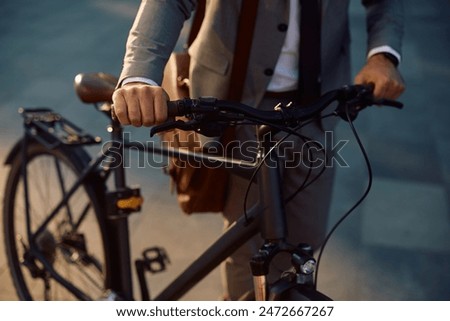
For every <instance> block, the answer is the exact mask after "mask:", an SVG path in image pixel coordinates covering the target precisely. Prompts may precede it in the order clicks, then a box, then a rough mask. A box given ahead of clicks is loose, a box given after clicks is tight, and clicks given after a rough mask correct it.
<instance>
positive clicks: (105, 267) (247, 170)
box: [3, 73, 402, 300]
mask: <svg viewBox="0 0 450 321" xmlns="http://www.w3.org/2000/svg"><path fill="white" fill-rule="evenodd" d="M116 81H117V80H116V78H115V77H113V76H110V75H107V74H103V73H96V74H80V75H78V76H77V77H76V80H75V83H76V91H77V94H78V95H79V97H80V99H81V100H82V101H83V102H84V103H92V104H94V106H95V107H96V108H97V109H98V110H99V111H100V112H102V113H103V114H105V115H106V116H107V117H109V118H110V119H111V117H110V116H111V104H112V102H111V97H112V93H113V91H114V88H115V84H116ZM371 93H372V88H371V86H362V85H353V86H347V87H343V88H340V89H337V90H333V91H330V92H328V93H326V94H324V95H323V96H322V97H320V99H318V100H317V101H316V102H314V103H312V104H310V105H308V106H305V107H302V108H297V107H295V106H280V105H279V106H276V108H275V109H274V110H273V111H259V110H256V109H254V108H251V107H249V106H246V105H243V104H240V103H236V102H230V101H223V100H217V99H214V98H199V99H184V100H178V101H172V102H169V107H170V108H169V115H171V116H185V117H188V119H190V121H188V122H182V121H174V122H169V123H166V124H162V125H158V126H154V127H153V128H152V129H151V134H152V135H154V134H156V133H158V132H161V131H164V130H169V129H171V128H180V129H184V130H196V131H199V132H201V133H204V134H207V135H211V136H216V135H217V133H218V132H220V131H221V130H222V129H223V127H225V126H227V125H230V124H232V125H235V124H238V123H242V122H251V123H253V124H258V125H263V126H261V127H260V130H259V137H258V139H259V143H260V144H259V147H258V151H259V153H258V155H259V156H258V159H256V160H254V161H247V160H236V159H231V158H227V157H223V156H220V155H219V156H217V155H214V154H208V153H198V152H196V153H193V152H190V151H187V150H182V149H173V148H164V147H154V146H153V147H152V148H151V149H149V148H148V147H146V146H144V145H142V144H136V143H133V142H127V141H123V129H122V127H121V126H120V124H119V123H118V122H117V121H115V120H114V119H111V122H110V126H109V128H108V131H109V132H110V134H111V140H110V142H108V143H106V144H105V145H104V146H103V147H104V148H103V150H102V152H101V153H100V154H99V156H97V157H96V158H92V159H91V157H90V156H89V154H88V153H87V152H86V150H85V148H84V147H85V146H88V145H95V144H99V143H100V140H99V139H98V138H97V137H94V136H92V135H90V134H89V133H87V132H85V131H83V130H82V129H80V128H79V127H78V126H76V125H75V124H73V123H71V122H70V121H69V120H67V119H65V118H63V117H62V116H61V115H59V114H57V113H55V112H53V111H52V110H50V109H46V108H34V109H20V114H21V115H22V117H23V120H24V122H23V124H24V136H23V137H22V138H21V139H20V140H19V141H18V142H17V143H16V144H15V146H14V147H13V148H12V150H11V151H10V153H9V155H8V156H7V158H6V160H5V164H7V165H10V166H11V169H10V173H9V176H8V180H7V184H6V189H5V197H4V213H3V223H4V225H3V226H4V237H5V245H6V246H5V247H6V252H7V258H8V263H9V267H10V271H11V276H12V279H13V282H14V286H15V288H16V291H17V294H18V296H19V298H20V299H23V300H31V299H34V300H50V299H56V300H66V299H80V300H96V299H102V298H105V297H106V298H108V299H119V300H132V299H134V297H133V288H132V281H131V280H132V265H131V258H130V242H129V231H128V217H129V215H130V214H132V213H134V212H136V211H139V210H140V208H141V205H142V198H141V193H140V189H139V188H131V187H128V186H127V184H126V176H125V169H124V168H123V166H121V164H120V160H121V159H122V158H123V150H124V149H127V148H134V149H138V150H140V151H142V152H147V153H155V154H160V155H164V156H169V157H178V158H180V159H183V160H195V161H199V160H200V161H201V162H203V164H206V165H208V164H212V165H214V166H217V164H221V166H223V167H225V168H227V169H229V170H232V171H233V170H234V171H238V172H240V173H241V174H242V173H244V175H247V177H251V180H252V179H254V178H255V177H256V179H257V180H258V181H260V182H264V183H262V184H259V186H260V187H259V190H260V195H261V198H260V199H261V201H260V202H259V203H258V204H256V205H255V206H253V207H252V208H250V209H249V210H246V211H245V213H244V215H243V216H242V217H241V219H239V220H238V221H237V222H236V223H235V224H234V225H233V226H231V228H230V229H228V230H227V231H226V232H225V233H224V234H223V235H222V236H221V237H220V238H219V239H218V240H217V241H216V242H215V243H214V244H212V245H211V246H210V247H209V248H208V249H207V250H206V251H205V252H204V253H203V254H202V255H201V256H200V257H199V258H198V259H196V260H194V261H193V263H192V264H191V265H190V266H189V267H188V268H187V269H186V270H185V271H184V272H183V273H181V274H180V275H179V276H178V277H177V278H176V279H175V280H174V281H173V282H172V283H170V284H169V285H168V286H167V287H166V289H164V290H163V291H162V292H161V293H160V294H159V295H157V296H156V297H155V298H154V299H155V300H176V299H179V298H180V297H182V296H183V295H184V294H185V293H186V292H187V291H188V290H189V289H191V288H192V287H193V286H194V285H195V284H196V283H197V282H198V281H200V280H201V279H202V278H203V277H205V276H206V275H207V274H208V273H209V272H210V271H212V270H213V269H214V268H215V267H216V266H218V265H219V264H220V263H221V262H222V261H223V260H225V259H226V258H227V257H228V256H229V255H230V254H231V253H232V252H233V251H234V250H235V249H237V248H238V247H239V245H240V244H243V242H245V241H246V240H248V239H249V238H250V237H252V236H253V235H255V234H256V233H261V235H262V237H263V239H265V240H268V241H266V242H265V243H264V244H263V245H262V247H261V250H260V251H259V252H258V253H255V256H254V257H253V258H251V259H250V264H251V268H252V274H253V277H254V281H255V290H254V293H252V294H251V295H250V296H249V297H247V298H253V299H257V300H285V299H290V300H329V299H330V298H328V297H327V296H326V295H324V294H322V293H320V292H319V291H317V289H316V287H315V282H314V272H316V273H317V269H316V264H317V262H316V259H315V258H314V256H313V253H312V251H311V248H310V247H309V246H308V245H307V244H300V245H291V244H287V243H286V242H285V241H284V240H285V233H286V232H285V231H286V222H285V219H284V211H283V198H282V197H281V195H280V177H279V172H278V169H277V166H276V164H277V148H276V147H277V143H274V142H272V141H270V138H268V137H270V135H266V134H267V133H271V132H274V131H286V132H287V133H288V134H291V135H296V129H297V128H299V127H300V126H302V125H304V124H307V123H308V121H310V120H311V119H314V118H315V117H318V115H320V113H321V112H322V111H323V110H324V109H325V108H327V107H328V106H329V105H330V104H332V103H334V102H337V103H338V104H337V107H336V108H335V109H334V111H333V112H332V113H331V114H330V115H328V116H331V115H333V116H338V117H341V118H343V119H345V120H347V121H349V122H350V124H351V123H352V121H353V120H354V119H355V118H356V117H357V114H358V112H360V111H361V110H362V109H364V108H365V107H367V106H370V105H373V104H383V105H388V106H394V107H398V108H401V107H402V105H401V103H399V102H396V101H390V100H383V101H375V100H374V99H373V98H372V94H371ZM211 124H215V126H211ZM122 142H123V143H122ZM121 143H122V145H120V144H121ZM112 153H119V156H122V157H116V158H114V157H112ZM105 164H106V165H105ZM100 165H101V166H100ZM44 170H45V173H44ZM111 177H112V179H113V180H114V184H113V185H114V188H113V189H112V190H110V189H108V188H107V184H106V183H107V182H108V181H109V179H110V178H111ZM39 183H40V184H41V185H39ZM48 186H55V187H58V190H57V191H54V190H52V191H51V190H50V189H49V188H48ZM265 200H266V201H265ZM267 200H268V201H267ZM329 235H331V233H330V234H329ZM325 243H326V242H325ZM113 251H114V253H113ZM279 252H287V253H289V254H290V255H291V257H292V262H293V267H292V269H291V270H289V271H286V272H285V273H284V274H283V275H282V276H281V277H280V278H279V280H278V281H276V282H275V283H274V284H271V285H270V286H269V285H268V284H267V283H266V275H267V273H268V269H269V263H270V261H271V260H272V258H273V257H274V256H275V255H276V254H277V253H279ZM319 259H320V257H319ZM167 261H168V257H167V254H166V252H165V251H164V249H163V248H159V247H150V248H148V249H147V250H145V251H144V252H143V257H142V258H140V259H137V260H136V261H135V262H134V266H135V269H136V273H137V275H138V279H139V286H140V291H141V299H142V300H149V299H150V294H149V290H148V287H147V284H146V281H145V273H146V272H151V273H157V272H160V271H163V270H164V269H165V268H166V264H167Z"/></svg>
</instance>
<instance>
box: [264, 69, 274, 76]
mask: <svg viewBox="0 0 450 321" xmlns="http://www.w3.org/2000/svg"><path fill="white" fill-rule="evenodd" d="M264 75H266V76H272V75H273V69H271V68H267V69H265V70H264Z"/></svg>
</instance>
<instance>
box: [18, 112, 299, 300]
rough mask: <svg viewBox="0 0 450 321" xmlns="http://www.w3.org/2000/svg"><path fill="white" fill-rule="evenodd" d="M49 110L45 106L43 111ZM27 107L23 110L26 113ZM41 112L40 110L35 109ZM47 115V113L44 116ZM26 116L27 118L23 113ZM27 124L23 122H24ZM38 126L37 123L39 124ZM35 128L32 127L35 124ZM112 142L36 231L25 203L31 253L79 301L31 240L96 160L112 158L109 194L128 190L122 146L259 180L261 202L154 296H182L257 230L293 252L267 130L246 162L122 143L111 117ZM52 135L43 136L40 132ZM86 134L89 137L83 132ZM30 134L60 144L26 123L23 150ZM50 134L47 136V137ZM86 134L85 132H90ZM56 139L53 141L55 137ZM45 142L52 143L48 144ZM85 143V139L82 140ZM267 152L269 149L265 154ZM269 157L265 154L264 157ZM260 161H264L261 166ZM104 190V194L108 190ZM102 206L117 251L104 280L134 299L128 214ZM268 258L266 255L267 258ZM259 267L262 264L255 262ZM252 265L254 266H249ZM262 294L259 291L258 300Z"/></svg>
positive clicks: (124, 296)
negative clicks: (287, 241)
mask: <svg viewBox="0 0 450 321" xmlns="http://www.w3.org/2000/svg"><path fill="white" fill-rule="evenodd" d="M47 111H49V110H45V112H47ZM26 112H27V111H25V113H26ZM37 112H38V113H39V112H42V110H37ZM44 116H45V115H44ZM25 117H26V116H25ZM56 121H60V122H66V123H64V124H65V125H70V126H72V127H73V128H75V129H76V130H79V129H78V128H77V127H75V125H73V124H71V123H69V122H68V121H66V120H65V119H63V118H58V119H57V120H56ZM25 123H26V122H25ZM37 126H39V124H38V125H37ZM33 129H35V128H33ZM109 131H110V132H111V141H110V142H108V143H107V144H105V145H104V147H105V148H104V149H103V151H102V152H101V153H100V155H99V156H98V157H96V158H94V159H92V160H91V161H90V163H89V166H88V167H87V168H85V169H84V170H83V172H82V173H81V175H80V176H79V178H78V179H77V180H76V181H75V182H74V183H73V185H72V186H70V187H69V188H68V190H67V193H65V195H64V196H63V198H62V199H61V201H60V202H59V204H57V205H56V207H55V208H54V209H53V210H52V212H51V213H50V214H49V216H48V217H47V219H46V220H45V221H44V223H43V224H42V225H41V226H40V227H39V228H38V229H37V230H36V231H35V232H34V233H32V232H31V229H30V212H29V208H28V204H27V202H25V211H26V220H27V234H28V238H29V240H30V241H31V242H30V251H32V254H33V255H35V257H36V258H37V259H39V261H41V262H42V264H43V265H44V266H45V268H46V269H47V270H48V272H49V273H50V274H51V275H52V277H53V279H55V280H56V281H57V282H59V283H60V284H61V285H62V286H64V287H65V288H66V289H67V290H69V291H70V292H72V293H73V294H74V295H75V296H76V297H77V298H78V299H82V300H86V299H89V296H88V295H87V294H86V293H83V292H81V291H80V290H79V289H78V288H77V287H76V286H75V285H74V284H73V283H71V282H70V281H68V280H66V279H64V278H63V277H62V276H61V275H59V274H58V272H57V271H55V270H54V269H53V268H52V265H51V263H50V262H48V261H47V259H46V258H45V257H44V256H43V255H42V254H41V253H40V252H39V250H38V249H37V248H33V244H34V241H35V240H36V238H37V236H38V235H39V234H40V233H41V232H42V231H43V230H44V229H45V228H46V225H47V224H48V223H49V222H50V221H51V220H52V218H53V217H54V216H55V215H56V214H57V213H58V211H59V210H60V209H61V208H63V207H64V206H65V205H66V204H67V202H68V201H69V199H70V198H71V197H72V196H73V195H74V193H75V191H76V190H77V189H78V188H80V187H81V186H82V184H83V182H84V180H85V179H86V178H87V177H88V176H89V175H92V174H94V175H98V172H99V168H100V164H102V162H103V161H105V160H106V159H107V158H112V159H113V162H112V163H111V166H109V168H108V167H106V168H103V169H102V171H103V172H104V173H105V174H106V175H103V178H102V179H103V180H106V178H107V177H108V176H109V174H113V176H114V186H115V189H116V190H115V191H110V192H108V193H116V192H121V191H125V190H126V189H127V184H126V174H125V168H124V166H123V163H120V162H121V161H122V160H123V157H124V150H126V149H138V150H139V151H140V152H146V153H153V154H159V155H162V156H166V157H178V158H180V159H183V160H195V161H198V160H199V159H200V160H201V161H202V162H203V163H204V164H214V166H217V164H218V163H220V166H222V167H224V168H227V169H229V170H231V171H233V172H237V173H240V174H241V175H242V174H243V173H244V174H245V173H247V176H249V175H248V174H249V173H251V172H253V171H255V170H256V169H258V172H257V176H256V180H257V181H258V182H260V184H259V186H260V187H259V191H260V200H261V201H259V202H258V203H257V204H255V205H254V206H253V207H252V208H251V209H250V210H249V211H248V212H247V213H245V214H246V215H245V216H244V215H242V217H241V218H240V219H239V220H238V221H237V222H235V223H234V224H233V225H232V226H231V227H230V228H229V229H228V230H227V231H226V232H225V233H224V234H223V235H222V236H220V237H219V238H218V239H217V240H216V241H215V242H214V243H213V244H212V245H211V246H210V247H209V248H208V249H207V250H206V251H205V252H204V253H203V254H201V255H200V256H199V257H198V258H197V259H196V260H194V261H193V263H192V264H191V265H190V266H189V267H187V268H186V269H185V271H183V272H182V273H181V274H180V275H179V276H178V277H177V278H176V279H175V280H174V281H173V282H172V283H170V284H169V285H168V286H167V287H166V288H165V289H164V290H163V291H162V292H161V293H160V294H159V295H158V296H156V297H155V298H154V299H155V300H176V299H179V298H180V297H182V296H183V295H184V294H185V293H186V292H187V291H188V290H190V289H191V288H192V287H193V286H194V285H195V284H196V283H197V282H198V281H200V280H201V279H202V278H204V277H205V276H206V275H207V274H209V273H210V272H211V271H212V270H213V269H214V268H216V267H217V266H218V265H219V264H220V263H221V262H222V261H224V260H225V259H226V258H227V257H228V256H230V254H232V253H233V252H234V251H235V250H236V249H237V248H238V247H240V246H241V245H242V244H244V242H246V241H247V240H249V239H250V238H251V237H252V236H254V235H256V234H257V233H258V232H260V233H261V236H262V238H263V239H264V240H267V241H266V243H270V244H277V250H278V249H280V250H282V251H283V250H286V249H288V250H289V251H291V252H292V251H293V250H292V248H290V247H289V246H288V245H287V244H285V243H284V239H285V237H286V222H285V213H284V204H283V198H282V197H281V186H280V174H279V169H278V166H277V165H278V159H277V153H276V152H273V151H271V148H272V146H273V144H274V143H273V142H272V141H271V140H270V135H266V134H267V133H268V132H269V130H267V129H265V130H261V131H260V133H259V137H258V141H259V153H258V159H257V160H255V161H254V162H250V161H245V160H236V159H231V158H226V157H219V156H212V155H208V154H204V153H193V152H190V151H187V150H180V149H173V148H162V147H154V146H153V147H152V148H150V149H149V148H148V147H146V146H144V145H142V144H137V143H133V142H128V141H123V138H124V137H123V136H124V135H123V128H122V127H121V126H120V124H119V123H118V122H115V121H112V122H111V125H110V130H109ZM44 133H45V135H50V136H47V137H42V136H41V135H44ZM86 136H88V135H86ZM29 137H33V138H34V139H37V140H39V141H40V142H41V143H42V144H46V145H47V147H48V148H56V147H58V146H59V145H60V144H61V143H64V142H60V141H58V140H59V138H58V137H56V135H55V136H52V134H48V131H43V132H42V133H39V132H38V133H37V134H36V131H35V130H32V129H31V127H29V124H28V125H27V123H26V124H25V137H24V139H23V140H22V148H23V149H22V150H23V151H25V150H26V144H27V141H28V139H29ZM49 137H50V138H49ZM88 137H89V136H88ZM53 139H55V141H54V140H53ZM49 141H50V142H51V144H49ZM86 141H87V142H86V144H88V143H89V144H90V143H92V142H98V141H96V139H87V140H86ZM81 144H83V143H81ZM117 146H120V147H121V148H118V149H117V148H115V149H114V153H115V154H116V155H117V153H118V154H119V157H112V151H111V149H112V147H117ZM269 151H270V152H269ZM266 155H267V156H269V157H266ZM22 157H23V159H24V162H23V168H22V170H23V179H24V194H25V198H27V193H28V192H27V191H28V187H27V184H26V181H27V174H26V163H27V159H26V153H23V154H22ZM260 162H261V163H262V165H260ZM108 193H107V194H108ZM103 196H104V197H103V202H104V203H105V204H104V208H105V209H106V211H105V213H104V215H106V217H107V225H106V237H107V239H108V244H109V246H111V247H112V248H114V249H115V250H116V253H115V255H113V256H111V257H110V258H109V262H110V266H109V272H110V273H109V278H108V279H107V280H106V287H107V288H108V289H110V290H111V291H112V292H113V293H114V294H115V295H117V297H118V298H120V299H123V300H133V299H134V295H133V286H132V268H131V256H130V243H129V227H128V216H129V215H128V214H127V213H120V212H117V210H115V209H114V206H110V204H109V203H110V202H109V199H108V195H103ZM268 259H269V260H270V258H268ZM256 268H257V269H258V268H259V269H260V268H261V266H259V267H258V266H257V267H256ZM252 269H253V268H252ZM264 273H265V274H267V273H266V272H263V273H261V272H257V273H256V272H254V275H256V280H259V281H258V282H260V285H261V284H265V281H264V277H265V275H264ZM261 278H262V279H261ZM139 282H140V286H141V295H142V299H149V295H148V291H147V286H146V284H143V283H142V282H145V279H143V278H139ZM264 298H265V296H264V295H262V297H261V299H264Z"/></svg>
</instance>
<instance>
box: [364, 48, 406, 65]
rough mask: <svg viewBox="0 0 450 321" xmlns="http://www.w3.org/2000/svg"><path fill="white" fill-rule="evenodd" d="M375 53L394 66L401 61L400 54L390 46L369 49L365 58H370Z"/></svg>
mask: <svg viewBox="0 0 450 321" xmlns="http://www.w3.org/2000/svg"><path fill="white" fill-rule="evenodd" d="M375 55H382V56H383V57H384V58H386V59H387V60H389V61H390V62H391V63H392V64H393V65H394V66H395V67H397V66H398V65H399V64H400V62H401V56H400V54H399V53H398V52H397V51H396V50H394V49H393V48H392V47H390V46H380V47H375V48H373V49H371V50H370V51H369V53H368V54H367V59H370V58H371V57H373V56H375Z"/></svg>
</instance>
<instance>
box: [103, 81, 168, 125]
mask: <svg viewBox="0 0 450 321" xmlns="http://www.w3.org/2000/svg"><path fill="white" fill-rule="evenodd" d="M112 99H113V104H114V113H115V115H116V117H117V119H118V120H119V122H120V123H121V124H122V125H133V126H136V127H140V126H153V125H155V124H158V123H162V122H164V121H166V120H167V101H168V100H169V97H168V95H167V93H166V92H165V91H164V89H162V88H161V87H159V86H150V85H147V84H143V83H134V82H133V83H128V84H125V85H124V86H122V87H121V88H119V89H117V90H116V91H115V92H114V94H113V97H112Z"/></svg>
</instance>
